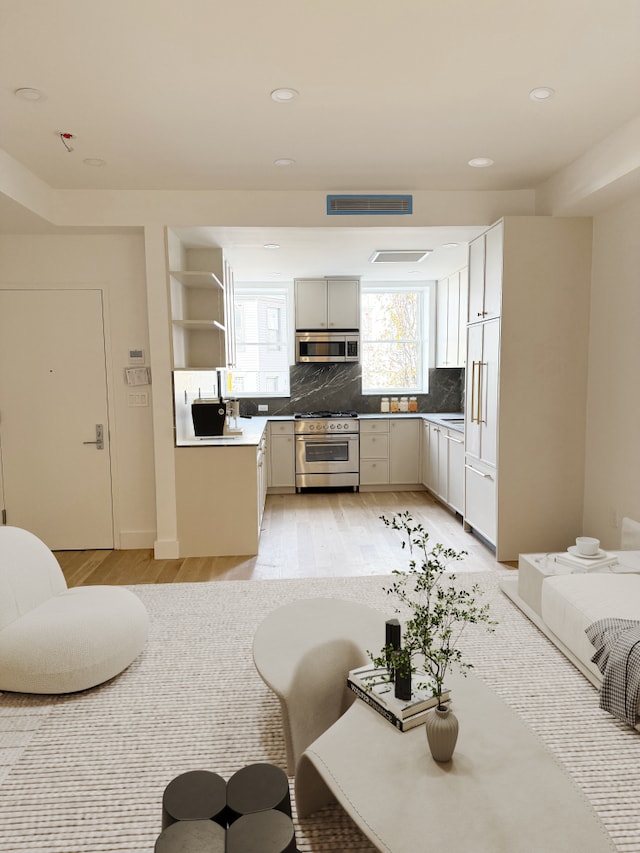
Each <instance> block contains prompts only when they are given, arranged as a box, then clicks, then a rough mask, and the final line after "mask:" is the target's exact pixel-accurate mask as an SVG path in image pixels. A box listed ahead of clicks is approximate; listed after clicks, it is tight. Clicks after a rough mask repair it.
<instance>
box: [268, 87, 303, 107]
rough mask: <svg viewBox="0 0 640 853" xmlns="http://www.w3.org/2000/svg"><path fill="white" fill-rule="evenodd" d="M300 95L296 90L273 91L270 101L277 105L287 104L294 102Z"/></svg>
mask: <svg viewBox="0 0 640 853" xmlns="http://www.w3.org/2000/svg"><path fill="white" fill-rule="evenodd" d="M299 94H300V93H299V92H298V91H297V90H296V89H274V90H273V92H272V93H271V99H272V100H273V101H275V102H276V103H278V104H288V103H290V102H291V101H293V100H295V98H297V97H298V95H299Z"/></svg>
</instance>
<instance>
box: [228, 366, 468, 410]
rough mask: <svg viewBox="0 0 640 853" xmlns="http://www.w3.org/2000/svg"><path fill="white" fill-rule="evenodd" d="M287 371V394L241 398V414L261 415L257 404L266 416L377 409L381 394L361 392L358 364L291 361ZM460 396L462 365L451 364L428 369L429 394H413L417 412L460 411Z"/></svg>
mask: <svg viewBox="0 0 640 853" xmlns="http://www.w3.org/2000/svg"><path fill="white" fill-rule="evenodd" d="M290 371H291V372H290V377H289V378H290V390H291V395H290V396H289V397H261V398H259V399H251V398H243V399H241V400H240V412H241V414H243V415H257V414H263V413H262V412H258V404H264V405H267V406H268V407H269V408H268V412H267V414H269V415H293V414H295V413H296V412H318V411H333V412H339V411H343V412H344V411H350V410H354V411H356V412H358V413H360V414H363V415H364V414H374V413H376V412H379V411H380V399H381V396H382V395H377V394H362V392H361V389H362V381H361V367H360V364H294V365H292V366H291V368H290ZM463 395H464V368H458V367H452V368H433V369H432V370H430V371H429V393H428V394H416V395H414V396H416V397H417V399H418V411H419V412H425V413H426V412H460V411H462V409H463ZM384 396H385V397H389V396H391V395H389V394H385V395H384ZM393 396H396V395H395V394H394V395H393ZM403 396H406V395H403Z"/></svg>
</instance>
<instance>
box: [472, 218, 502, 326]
mask: <svg viewBox="0 0 640 853" xmlns="http://www.w3.org/2000/svg"><path fill="white" fill-rule="evenodd" d="M503 242H504V241H503V223H502V222H498V223H497V224H496V225H494V226H493V227H492V228H490V229H489V230H488V231H486V232H485V233H484V234H481V235H480V236H479V237H477V238H476V239H475V240H473V241H472V242H471V243H470V244H469V302H468V306H467V320H468V322H469V323H479V322H481V321H482V320H491V319H493V318H494V317H499V316H500V314H501V304H502V257H503V251H502V250H503Z"/></svg>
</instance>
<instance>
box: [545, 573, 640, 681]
mask: <svg viewBox="0 0 640 853" xmlns="http://www.w3.org/2000/svg"><path fill="white" fill-rule="evenodd" d="M541 610H542V618H543V619H544V621H545V624H546V625H547V627H548V628H549V629H550V630H551V631H553V633H554V634H555V635H556V637H557V638H558V639H559V640H560V641H561V642H562V643H564V645H565V646H566V647H567V648H568V649H569V650H570V651H571V652H573V654H574V655H575V656H576V657H577V658H578V659H579V660H580V661H581V662H582V663H583V664H584V665H585V666H586V667H588V669H589V670H590V671H591V672H593V674H594V675H595V676H596V677H597V678H598V680H601V674H600V671H599V669H598V667H597V666H596V665H595V664H594V663H592V662H591V658H592V656H593V655H594V653H595V649H594V647H593V646H592V645H591V643H590V642H589V640H588V638H587V635H586V634H585V630H586V628H587V627H588V626H589V625H591V623H592V622H595V621H597V620H598V619H604V618H606V617H613V618H615V617H617V618H620V619H640V575H636V574H615V573H613V572H594V573H593V574H573V575H551V576H550V577H547V578H545V580H544V582H543V584H542V606H541Z"/></svg>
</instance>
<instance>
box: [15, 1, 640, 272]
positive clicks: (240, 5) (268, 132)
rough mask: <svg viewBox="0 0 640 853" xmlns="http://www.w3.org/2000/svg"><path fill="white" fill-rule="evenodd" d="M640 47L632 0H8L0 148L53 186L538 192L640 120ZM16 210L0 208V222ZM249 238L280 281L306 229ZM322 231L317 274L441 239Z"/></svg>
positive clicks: (238, 259)
mask: <svg viewBox="0 0 640 853" xmlns="http://www.w3.org/2000/svg"><path fill="white" fill-rule="evenodd" d="M639 44H640V2H638V0H615V2H614V3H605V2H604V1H603V0H535V2H533V0H437V1H436V0H394V2H393V3H392V2H389V0H384V2H383V0H270V2H268V3H265V2H264V0H236V2H233V3H232V2H226V3H223V2H219V0H109V2H106V3H99V2H93V0H89V2H87V0H55V2H54V0H0V116H1V117H2V118H1V119H0V148H2V149H4V150H5V151H6V152H7V153H8V154H10V155H11V156H12V157H13V158H15V159H16V160H17V161H19V162H20V163H21V164H23V165H24V166H26V167H27V168H28V169H29V170H30V171H31V172H32V173H33V174H34V175H36V176H37V177H38V178H40V179H42V180H43V181H45V182H46V183H47V184H49V185H50V186H51V187H53V188H54V189H71V190H82V189H99V190H100V189H101V190H116V191H117V190H127V189H176V190H205V189H206V190H216V189H231V190H241V189H251V190H260V189H263V190H270V191H273V190H283V191H290V190H305V189H307V190H322V191H327V192H350V191H351V192H353V191H359V192H403V191H404V192H410V191H412V190H413V191H415V190H423V189H424V190H488V189H495V190H505V189H531V188H535V187H536V186H537V185H539V184H540V183H541V182H543V181H544V180H546V179H547V178H548V177H550V176H551V175H553V174H554V173H555V172H557V171H558V170H560V169H562V168H564V167H565V166H567V165H568V164H569V163H571V162H573V161H574V160H575V159H576V158H578V157H579V156H580V155H582V154H583V153H584V152H585V151H587V150H588V149H589V148H592V147H593V146H594V145H596V144H597V143H599V142H600V141H601V140H602V139H604V138H605V137H607V136H608V135H609V134H611V133H612V132H613V131H615V130H617V129H618V128H619V127H621V126H622V125H623V124H625V123H626V122H628V121H630V120H631V119H633V118H634V117H635V116H636V115H637V114H638V112H639V105H640V50H639V49H638V45H639ZM537 86H551V87H553V88H554V89H555V91H556V94H555V97H553V98H552V99H550V100H549V101H547V102H544V103H535V102H533V101H532V100H531V99H530V98H529V91H530V90H531V89H533V88H534V87H537ZM20 87H34V88H37V89H39V90H41V91H42V93H43V95H44V97H43V98H42V100H40V101H37V102H28V101H24V100H21V99H19V98H17V97H16V96H15V94H14V92H15V90H16V89H18V88H20ZM277 87H293V88H295V89H297V90H298V91H299V93H300V94H299V97H298V98H297V99H295V100H294V101H293V102H291V103H288V104H279V103H275V102H274V101H273V100H272V99H271V97H270V92H271V91H272V90H273V89H275V88H277ZM60 132H68V133H72V134H74V136H75V137H76V138H75V139H73V140H72V141H71V143H70V144H71V146H72V147H73V149H74V150H73V151H71V152H68V151H67V150H66V149H65V147H64V146H63V144H62V142H61V140H60V138H59V135H58V134H59V133H60ZM478 156H486V157H491V158H493V159H494V160H495V164H494V165H493V166H492V167H490V168H486V169H472V168H470V167H469V166H468V165H467V162H468V160H469V159H470V158H472V157H478ZM284 157H286V158H293V159H294V160H295V165H294V166H291V167H286V168H282V167H278V166H275V165H274V161H275V160H276V159H278V158H284ZM87 158H102V159H104V160H105V161H106V162H105V165H104V166H103V167H101V168H93V167H91V166H87V165H85V163H84V160H85V159H87ZM14 214H15V215H14ZM16 216H17V211H15V210H11V205H9V207H7V206H6V204H5V205H4V206H3V207H2V209H0V228H2V227H4V228H5V230H16V227H17V226H16ZM398 219H399V220H400V219H401V217H398ZM27 225H28V224H27V223H24V222H20V227H24V228H26V227H27ZM30 225H31V227H32V228H34V229H36V228H37V227H41V224H40V223H38V222H31V223H30ZM203 225H206V223H203ZM245 230H246V233H244V234H242V233H240V232H238V231H233V229H227V230H226V231H227V232H228V233H225V234H224V238H225V239H228V240H229V241H230V243H229V245H228V246H225V248H228V249H229V251H230V252H233V254H234V260H233V262H234V266H236V267H238V272H239V274H240V276H241V277H244V276H243V272H242V265H243V255H242V251H241V249H242V244H243V242H246V241H248V242H249V244H250V246H249V247H248V248H247V249H246V258H247V276H249V275H253V274H254V273H253V272H252V271H251V270H253V269H254V267H255V264H256V260H255V258H256V257H258V263H259V264H260V265H261V264H262V263H263V262H264V263H265V264H266V263H268V266H269V268H270V269H271V268H272V267H273V271H281V272H282V273H283V274H286V269H287V263H288V260H287V251H291V253H292V255H291V256H292V257H293V256H294V254H295V253H296V252H298V253H299V252H301V251H302V249H303V246H304V244H305V243H306V242H307V241H308V240H310V238H311V236H312V235H311V234H310V233H307V234H302V233H301V234H293V233H291V231H290V230H288V231H287V233H286V234H280V235H276V234H273V233H270V234H269V235H267V233H266V232H265V233H262V232H261V231H256V230H254V229H245ZM329 230H332V231H335V234H334V235H333V236H336V237H337V236H338V234H342V236H343V246H342V247H340V246H338V245H336V246H335V248H332V247H331V246H328V245H327V242H326V238H327V237H328V235H329ZM329 230H327V229H323V236H324V238H325V241H324V244H323V247H322V248H323V250H324V252H325V258H326V262H327V266H326V267H323V268H322V269H323V273H322V274H332V273H333V272H334V271H336V270H334V266H333V261H334V259H336V258H339V255H338V253H339V252H340V251H342V249H345V251H346V250H349V253H348V254H345V255H344V261H342V262H341V263H343V264H347V263H348V264H351V263H353V264H354V265H355V264H360V263H362V258H361V254H362V252H367V253H368V254H370V253H371V251H373V250H374V249H383V248H397V247H399V246H400V245H403V246H406V247H408V248H432V247H435V246H436V241H437V240H438V239H439V238H440V236H445V235H444V233H443V235H439V234H437V233H430V230H426V229H425V233H424V234H416V233H415V232H414V233H407V235H406V237H407V240H408V241H409V244H407V242H406V241H405V240H404V237H403V238H402V239H401V237H400V235H401V232H402V231H404V229H403V228H397V229H393V232H392V234H391V235H389V237H387V236H386V235H385V234H382V233H378V234H376V235H375V236H376V238H378V237H379V240H378V239H376V240H375V243H373V242H370V244H369V245H366V246H363V245H362V244H361V241H360V237H361V236H362V235H358V234H354V235H352V237H351V238H350V239H345V238H344V233H343V232H344V228H341V229H329ZM347 230H348V231H351V229H347ZM374 230H375V229H374ZM367 231H368V236H369V237H371V238H373V236H374V234H373V233H372V231H371V230H370V229H368V230H367ZM204 233H205V232H200V233H198V234H193V232H192V233H191V234H190V235H189V237H190V239H193V240H196V241H197V240H201V239H202V236H203V234H204ZM458 236H459V238H460V239H463V237H464V235H463V234H460V235H458ZM209 237H210V238H211V239H214V240H216V239H219V238H220V229H218V233H217V234H215V233H210V234H209ZM285 237H286V238H287V246H288V248H287V249H286V251H283V250H280V254H278V257H277V258H272V257H271V256H270V257H269V260H268V262H266V261H263V252H264V250H263V251H262V252H261V251H260V246H261V245H262V244H263V243H264V242H267V241H269V242H280V243H281V244H282V245H283V249H284V248H285V239H284V238H285ZM391 237H393V244H391V243H389V239H390V238H391ZM422 238H424V239H422ZM447 239H449V238H448V236H447ZM467 239H468V235H467ZM416 241H417V242H416ZM311 242H313V241H311ZM429 244H431V245H429ZM369 250H370V251H369ZM352 253H353V254H352ZM273 254H276V253H275V252H273ZM367 257H368V255H367ZM351 258H353V260H351ZM348 259H349V260H348ZM436 260H437V253H435V252H434V255H433V256H432V257H431V263H432V264H433V263H435V261H436ZM336 263H337V261H336ZM426 265H427V261H425V262H423V266H422V270H425V269H427V266H426ZM276 268H277V269H276ZM312 268H313V269H316V268H317V261H313V263H311V262H310V263H309V268H308V269H307V268H306V267H305V269H303V270H300V269H298V271H297V273H296V274H310V275H313V274H319V273H314V272H312V271H311V269H312ZM341 272H343V273H351V272H354V273H355V272H356V270H351V269H345V268H342V269H341Z"/></svg>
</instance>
